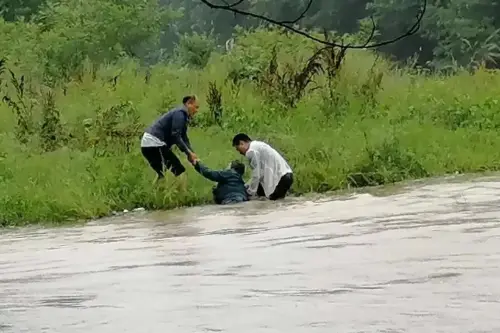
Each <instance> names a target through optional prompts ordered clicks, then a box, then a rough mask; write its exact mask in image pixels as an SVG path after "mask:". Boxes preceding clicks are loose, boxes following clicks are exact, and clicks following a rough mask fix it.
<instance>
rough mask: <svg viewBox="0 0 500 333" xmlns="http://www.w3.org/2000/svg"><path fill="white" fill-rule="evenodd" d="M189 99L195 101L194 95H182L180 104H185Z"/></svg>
mask: <svg viewBox="0 0 500 333" xmlns="http://www.w3.org/2000/svg"><path fill="white" fill-rule="evenodd" d="M191 100H193V101H195V100H196V96H195V95H189V96H184V97H183V98H182V104H186V103H187V102H189V101H191Z"/></svg>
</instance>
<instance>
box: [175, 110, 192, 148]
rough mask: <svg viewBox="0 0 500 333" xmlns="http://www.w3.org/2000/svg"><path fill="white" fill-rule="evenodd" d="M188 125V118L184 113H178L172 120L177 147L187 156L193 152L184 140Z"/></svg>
mask: <svg viewBox="0 0 500 333" xmlns="http://www.w3.org/2000/svg"><path fill="white" fill-rule="evenodd" d="M186 125H187V124H186V118H185V117H184V115H183V114H182V112H176V113H175V114H174V115H173V118H172V136H173V137H174V138H175V143H176V144H177V147H179V149H180V150H181V151H182V152H183V153H184V154H186V155H187V154H189V153H191V152H192V151H191V149H190V146H188V143H186V142H185V141H184V138H185V137H186V135H185V134H184V133H185V128H186ZM188 142H189V140H188Z"/></svg>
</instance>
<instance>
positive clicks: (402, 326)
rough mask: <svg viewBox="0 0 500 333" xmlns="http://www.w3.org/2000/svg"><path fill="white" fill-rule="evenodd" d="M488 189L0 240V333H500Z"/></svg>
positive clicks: (499, 233)
mask: <svg viewBox="0 0 500 333" xmlns="http://www.w3.org/2000/svg"><path fill="white" fill-rule="evenodd" d="M499 199H500V181H498V182H497V181H494V180H491V179H487V180H481V181H472V182H471V181H468V182H465V183H456V182H455V183H444V184H433V185H418V186H413V187H411V188H409V189H406V190H404V191H399V192H398V193H396V194H393V195H388V196H372V195H370V194H366V193H365V194H358V195H350V196H345V197H342V198H338V197H337V198H330V199H318V200H314V201H313V200H309V201H307V200H304V199H301V200H298V199H295V200H292V199H287V201H286V202H281V203H270V202H253V203H249V204H247V205H238V206H232V207H214V206H207V207H198V208H192V209H186V210H178V211H173V212H170V213H139V214H130V215H126V216H123V217H117V218H113V219H108V220H101V221H96V222H93V223H89V224H88V225H86V226H83V227H68V228H59V229H21V230H13V231H12V230H11V231H3V232H1V233H0V255H1V256H0V332H9V333H10V332H15V333H21V332H30V333H35V332H49V333H59V332H60V333H66V332H68V333H69V332H72V333H73V332H93V333H96V332H102V333H108V332H134V333H148V332H175V333H184V332H185V333H192V332H235V333H256V332H280V333H281V332H308V333H309V332H325V333H326V332H328V333H332V332H335V333H337V332H419V333H420V332H423V333H438V332H449V333H459V332H460V333H461V332H500V218H499V217H500V200H499Z"/></svg>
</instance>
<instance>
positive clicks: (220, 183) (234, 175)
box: [193, 160, 248, 205]
mask: <svg viewBox="0 0 500 333" xmlns="http://www.w3.org/2000/svg"><path fill="white" fill-rule="evenodd" d="M193 165H194V168H195V170H196V171H198V172H199V173H200V174H201V175H202V176H203V177H205V178H206V179H208V180H211V181H213V182H216V183H217V186H215V187H214V188H213V189H212V193H213V196H214V201H215V203H217V204H219V205H227V204H233V203H239V202H244V201H248V195H247V191H246V188H245V181H244V180H243V175H244V174H245V165H244V164H243V163H241V162H239V161H233V162H231V164H229V166H228V168H227V169H224V170H219V171H213V170H210V169H209V168H207V167H206V166H205V165H203V164H202V163H201V162H200V161H199V160H194V162H193Z"/></svg>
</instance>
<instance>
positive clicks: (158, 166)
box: [141, 146, 186, 178]
mask: <svg viewBox="0 0 500 333" xmlns="http://www.w3.org/2000/svg"><path fill="white" fill-rule="evenodd" d="M141 152H142V155H143V156H144V158H146V160H147V161H148V163H149V165H150V166H151V168H152V169H153V170H154V171H156V173H157V174H158V178H163V177H165V175H164V174H163V170H164V169H163V167H164V166H165V169H168V170H170V172H172V173H173V174H174V176H176V177H177V176H180V175H181V174H182V173H184V171H186V168H185V167H184V166H183V165H182V163H181V161H179V159H178V158H177V156H175V154H174V152H173V151H172V150H171V149H170V147H168V146H161V147H141Z"/></svg>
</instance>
